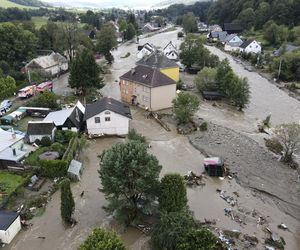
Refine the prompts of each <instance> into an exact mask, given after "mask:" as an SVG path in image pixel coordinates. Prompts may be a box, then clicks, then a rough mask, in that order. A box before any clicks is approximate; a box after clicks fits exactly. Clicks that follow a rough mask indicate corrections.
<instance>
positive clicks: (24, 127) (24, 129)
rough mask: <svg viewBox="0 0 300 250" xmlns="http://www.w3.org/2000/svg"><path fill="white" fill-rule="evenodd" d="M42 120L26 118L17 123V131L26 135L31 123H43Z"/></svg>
mask: <svg viewBox="0 0 300 250" xmlns="http://www.w3.org/2000/svg"><path fill="white" fill-rule="evenodd" d="M41 120H42V119H41V118H37V117H31V116H25V117H24V118H22V119H21V120H19V121H18V122H17V126H16V127H15V129H16V130H20V131H22V132H25V133H26V132H27V127H28V122H29V121H41Z"/></svg>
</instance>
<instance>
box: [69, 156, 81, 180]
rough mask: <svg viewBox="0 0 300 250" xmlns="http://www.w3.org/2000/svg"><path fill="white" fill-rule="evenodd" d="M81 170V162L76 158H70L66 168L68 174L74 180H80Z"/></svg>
mask: <svg viewBox="0 0 300 250" xmlns="http://www.w3.org/2000/svg"><path fill="white" fill-rule="evenodd" d="M82 170H83V168H82V163H81V162H79V161H76V160H72V161H71V163H70V166H69V168H68V176H69V177H70V178H72V179H74V180H77V181H80V176H81V174H82Z"/></svg>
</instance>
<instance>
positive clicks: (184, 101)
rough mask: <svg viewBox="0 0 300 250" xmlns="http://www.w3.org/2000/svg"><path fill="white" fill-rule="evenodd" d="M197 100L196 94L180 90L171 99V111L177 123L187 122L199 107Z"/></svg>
mask: <svg viewBox="0 0 300 250" xmlns="http://www.w3.org/2000/svg"><path fill="white" fill-rule="evenodd" d="M199 104H200V102H199V100H198V98H197V97H196V96H194V95H191V94H189V93H185V92H181V93H179V94H178V96H177V97H176V99H174V100H173V111H174V113H175V115H176V118H177V119H178V122H179V124H184V123H188V122H189V121H191V119H192V117H193V115H194V114H195V112H196V111H197V109H198V107H199Z"/></svg>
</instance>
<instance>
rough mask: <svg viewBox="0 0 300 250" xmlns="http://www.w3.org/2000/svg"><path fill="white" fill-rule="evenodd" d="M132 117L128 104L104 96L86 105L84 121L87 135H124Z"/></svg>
mask: <svg viewBox="0 0 300 250" xmlns="http://www.w3.org/2000/svg"><path fill="white" fill-rule="evenodd" d="M131 119H132V117H131V112H130V108H129V106H128V105H126V104H124V103H122V102H119V101H117V100H115V99H112V98H109V97H105V98H103V99H101V100H100V101H97V102H95V103H93V104H91V105H88V106H87V107H86V111H85V115H84V121H86V127H87V132H88V134H89V135H126V134H128V131H129V121H130V120H131Z"/></svg>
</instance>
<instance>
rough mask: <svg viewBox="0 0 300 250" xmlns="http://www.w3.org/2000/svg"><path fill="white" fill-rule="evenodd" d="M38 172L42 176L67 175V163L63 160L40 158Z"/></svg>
mask: <svg viewBox="0 0 300 250" xmlns="http://www.w3.org/2000/svg"><path fill="white" fill-rule="evenodd" d="M39 165H40V167H39V168H38V170H37V171H38V174H39V175H41V176H44V177H49V178H56V177H63V176H66V175H67V172H68V167H69V163H68V162H67V161H64V160H41V161H40V162H39Z"/></svg>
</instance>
